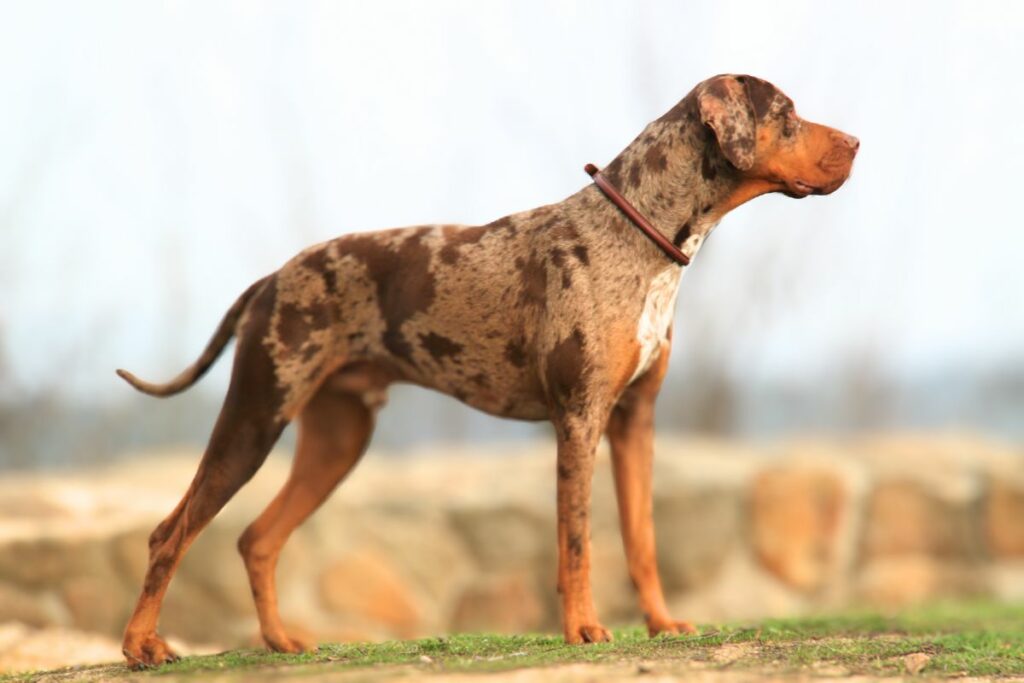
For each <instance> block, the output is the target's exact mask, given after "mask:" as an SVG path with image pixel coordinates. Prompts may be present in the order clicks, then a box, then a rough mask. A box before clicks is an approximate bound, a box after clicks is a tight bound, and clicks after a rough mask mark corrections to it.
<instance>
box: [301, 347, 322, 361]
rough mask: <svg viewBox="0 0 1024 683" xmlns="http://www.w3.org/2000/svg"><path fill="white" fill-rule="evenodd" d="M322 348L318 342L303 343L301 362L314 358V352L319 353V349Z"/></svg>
mask: <svg viewBox="0 0 1024 683" xmlns="http://www.w3.org/2000/svg"><path fill="white" fill-rule="evenodd" d="M322 349H323V347H322V346H320V344H305V345H303V347H302V360H303V362H305V363H308V362H309V361H311V360H313V359H314V358H316V354H318V353H320V351H321V350H322Z"/></svg>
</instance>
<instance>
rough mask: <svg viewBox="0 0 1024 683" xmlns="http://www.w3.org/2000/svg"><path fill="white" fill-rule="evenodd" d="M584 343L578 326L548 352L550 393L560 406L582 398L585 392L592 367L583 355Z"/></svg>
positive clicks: (547, 372)
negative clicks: (585, 382) (585, 381)
mask: <svg viewBox="0 0 1024 683" xmlns="http://www.w3.org/2000/svg"><path fill="white" fill-rule="evenodd" d="M584 344H585V338H584V336H583V332H581V331H580V329H579V328H578V327H577V328H575V329H573V331H572V334H570V335H569V336H568V337H566V338H565V339H563V340H562V341H560V342H558V343H557V344H555V345H554V346H553V347H552V348H551V350H550V351H549V352H548V354H547V358H546V360H547V367H546V369H545V375H546V377H547V384H548V393H549V394H550V396H551V398H552V399H553V400H554V402H555V404H556V405H557V406H559V407H565V406H566V404H567V403H569V402H570V401H572V400H574V399H577V398H581V397H582V396H583V394H584V392H585V387H584V386H583V383H584V380H585V379H586V378H587V377H588V376H589V374H590V367H589V365H587V363H586V362H585V359H584V357H583V353H584V350H583V347H584Z"/></svg>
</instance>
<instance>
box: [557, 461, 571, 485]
mask: <svg viewBox="0 0 1024 683" xmlns="http://www.w3.org/2000/svg"><path fill="white" fill-rule="evenodd" d="M570 477H572V468H570V467H569V466H568V465H566V464H565V463H564V462H560V463H558V478H559V479H561V480H562V481H565V480H567V479H569V478H570Z"/></svg>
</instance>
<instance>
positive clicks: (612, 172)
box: [601, 157, 622, 187]
mask: <svg viewBox="0 0 1024 683" xmlns="http://www.w3.org/2000/svg"><path fill="white" fill-rule="evenodd" d="M601 175H603V176H604V177H605V178H607V179H608V182H610V183H611V184H612V185H614V186H615V187H621V186H622V157H615V158H614V159H613V160H612V163H610V164H608V165H607V166H605V167H604V168H603V169H601Z"/></svg>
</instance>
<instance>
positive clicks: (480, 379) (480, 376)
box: [469, 372, 491, 389]
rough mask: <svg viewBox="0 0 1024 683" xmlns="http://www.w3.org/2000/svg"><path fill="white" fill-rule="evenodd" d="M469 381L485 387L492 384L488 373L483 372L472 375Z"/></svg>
mask: <svg viewBox="0 0 1024 683" xmlns="http://www.w3.org/2000/svg"><path fill="white" fill-rule="evenodd" d="M469 381H470V382H472V383H473V384H475V385H477V386H478V387H483V388H484V389H486V388H488V387H490V386H491V380H490V378H488V377H487V375H485V374H484V373H482V372H478V373H476V374H475V375H473V376H472V377H470V378H469Z"/></svg>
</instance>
